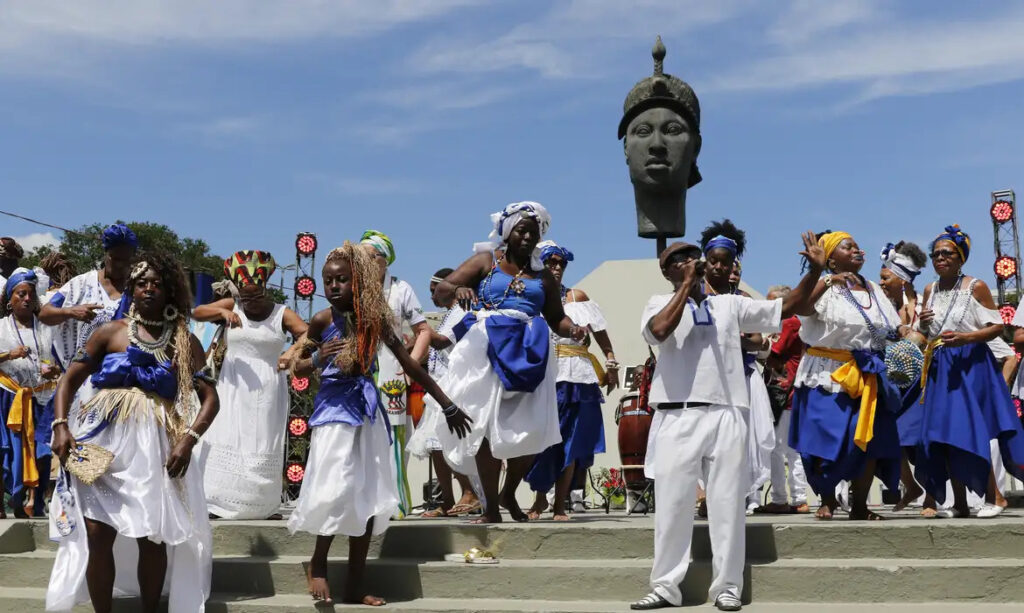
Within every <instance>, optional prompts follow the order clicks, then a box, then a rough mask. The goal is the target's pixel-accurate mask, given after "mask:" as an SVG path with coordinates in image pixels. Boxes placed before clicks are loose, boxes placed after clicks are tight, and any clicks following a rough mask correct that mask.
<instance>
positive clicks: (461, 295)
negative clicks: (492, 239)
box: [434, 253, 494, 311]
mask: <svg viewBox="0 0 1024 613" xmlns="http://www.w3.org/2000/svg"><path fill="white" fill-rule="evenodd" d="M493 262H494V256H493V255H492V254H490V253H477V254H475V255H474V256H473V257H471V258H469V259H468V260H466V261H465V262H463V263H462V264H459V267H458V268H457V269H455V272H453V273H452V274H450V275H448V276H447V277H446V278H445V280H444V281H441V282H440V283H438V284H437V287H435V288H434V300H435V301H436V302H438V303H439V304H451V301H452V300H457V301H458V303H459V306H461V307H462V308H463V309H465V310H467V311H468V310H470V309H471V308H472V306H473V303H474V302H476V290H475V289H474V288H476V286H477V285H479V284H480V281H482V280H483V278H484V277H485V276H487V273H488V272H490V270H491V265H492V264H493Z"/></svg>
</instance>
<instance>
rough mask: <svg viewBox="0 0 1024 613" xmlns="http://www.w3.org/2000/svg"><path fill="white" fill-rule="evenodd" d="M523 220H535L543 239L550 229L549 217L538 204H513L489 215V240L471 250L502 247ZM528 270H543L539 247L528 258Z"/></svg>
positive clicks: (545, 210) (488, 249) (479, 250)
mask: <svg viewBox="0 0 1024 613" xmlns="http://www.w3.org/2000/svg"><path fill="white" fill-rule="evenodd" d="M524 219H536V220H537V225H538V226H540V235H541V237H543V236H544V235H545V234H547V233H548V228H550V227H551V215H550V214H548V210H547V209H546V208H544V205H542V204H541V203H539V202H530V201H528V200H527V201H523V202H513V203H512V204H510V205H508V206H506V207H505V208H504V209H502V210H501V211H498V212H497V213H492V214H491V223H492V224H493V227H494V229H493V230H491V234H490V236H488V237H487V238H488V239H489V240H488V242H486V243H477V244H475V245H473V250H474V251H476V252H478V253H479V252H483V251H494V250H495V249H498V248H500V247H504V246H505V243H507V242H508V237H509V236H510V235H511V234H512V229H513V228H515V227H516V226H517V225H519V222H521V221H523V220H524ZM530 268H532V269H533V270H541V269H542V268H544V263H543V262H541V259H540V245H539V244H538V246H537V248H535V249H534V250H533V255H532V257H531V258H530Z"/></svg>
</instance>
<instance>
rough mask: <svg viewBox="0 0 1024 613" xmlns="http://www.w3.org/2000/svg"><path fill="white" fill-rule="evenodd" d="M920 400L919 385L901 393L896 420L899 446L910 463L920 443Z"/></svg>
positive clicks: (921, 410) (921, 409)
mask: <svg viewBox="0 0 1024 613" xmlns="http://www.w3.org/2000/svg"><path fill="white" fill-rule="evenodd" d="M920 400H921V384H920V383H918V384H915V385H911V386H910V387H908V388H907V389H905V390H904V391H903V408H902V410H901V412H900V416H899V417H897V418H896V428H897V429H898V430H899V431H900V445H901V446H902V447H903V448H904V450H906V452H907V455H908V456H909V457H910V459H911V461H913V460H914V451H915V450H916V449H917V446H918V444H920V443H921V417H922V416H923V415H924V406H923V405H922V404H921V402H920Z"/></svg>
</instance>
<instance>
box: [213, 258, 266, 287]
mask: <svg viewBox="0 0 1024 613" xmlns="http://www.w3.org/2000/svg"><path fill="white" fill-rule="evenodd" d="M275 270H277V263H276V262H274V256H272V255H270V252H269V251H255V250H252V251H238V252H236V253H235V254H234V255H232V256H231V257H230V258H228V259H226V260H224V275H225V276H226V277H227V278H229V279H231V280H232V281H233V282H234V284H235V285H237V286H238V287H240V288H241V287H245V286H247V285H261V286H266V285H267V282H268V281H269V280H270V275H272V274H274V271H275Z"/></svg>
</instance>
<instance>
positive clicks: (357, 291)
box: [324, 241, 394, 374]
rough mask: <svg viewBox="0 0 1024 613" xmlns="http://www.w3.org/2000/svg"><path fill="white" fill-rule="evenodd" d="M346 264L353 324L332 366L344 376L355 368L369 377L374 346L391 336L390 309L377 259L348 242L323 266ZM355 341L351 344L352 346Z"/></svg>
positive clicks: (373, 356) (374, 357) (391, 317)
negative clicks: (349, 269)
mask: <svg viewBox="0 0 1024 613" xmlns="http://www.w3.org/2000/svg"><path fill="white" fill-rule="evenodd" d="M332 262H348V263H349V266H351V267H352V310H353V314H354V316H355V317H354V321H351V320H350V321H349V323H350V324H354V325H348V326H346V329H345V335H346V337H354V338H351V339H349V338H346V339H345V340H347V341H350V342H346V343H345V346H344V348H343V349H342V350H341V351H340V352H339V353H338V355H337V358H336V359H335V362H336V363H337V365H338V367H339V368H341V369H342V371H343V372H347V371H350V370H352V369H355V368H357V369H358V371H359V373H360V374H369V373H370V371H371V369H372V368H373V363H374V360H376V359H377V346H378V345H379V344H380V341H381V338H382V337H383V336H384V335H391V334H393V331H392V330H393V326H394V324H393V318H394V315H393V314H392V312H391V307H390V306H388V301H387V300H386V299H385V298H384V286H383V284H382V283H381V282H380V272H381V270H380V266H379V265H378V264H377V261H376V258H374V257H373V256H372V255H370V254H369V253H368V252H367V251H366V250H365V249H364V248H362V247H360V246H358V245H353V244H352V243H350V242H349V241H345V244H344V245H342V246H341V247H338V248H336V249H333V250H332V251H331V252H330V253H329V254H327V260H326V261H325V263H324V266H325V267H326V266H327V264H330V263H332ZM351 341H354V342H351Z"/></svg>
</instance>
